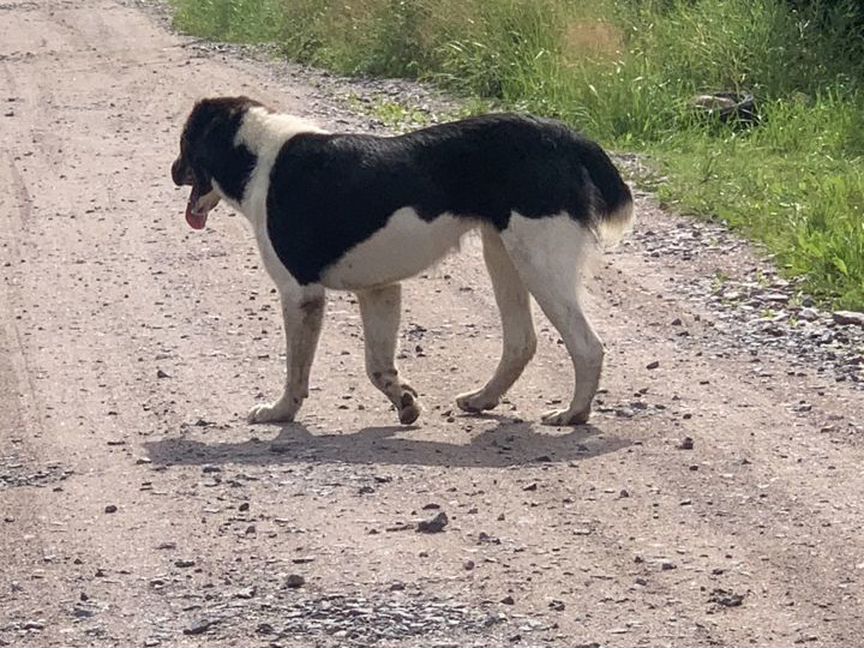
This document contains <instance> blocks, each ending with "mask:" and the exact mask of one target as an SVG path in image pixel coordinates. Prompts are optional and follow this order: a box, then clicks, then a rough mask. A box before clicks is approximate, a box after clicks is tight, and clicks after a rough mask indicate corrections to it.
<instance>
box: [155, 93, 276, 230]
mask: <svg viewBox="0 0 864 648" xmlns="http://www.w3.org/2000/svg"><path fill="white" fill-rule="evenodd" d="M260 105H261V104H259V103H258V102H257V101H253V100H252V99H249V98H247V97H219V98H216V99H203V100H202V101H199V102H198V103H196V104H195V107H194V108H193V109H192V112H191V113H190V114H189V117H188V118H187V119H186V126H185V127H184V128H183V134H182V135H181V136H180V155H179V156H177V159H176V160H174V163H173V164H172V165H171V178H172V179H173V180H174V184H176V185H177V186H178V187H180V186H183V185H188V186H191V187H192V191H191V193H190V194H189V202H188V203H187V204H186V221H187V222H188V223H189V225H190V226H191V227H193V228H195V229H202V228H203V227H204V225H205V224H206V223H207V214H208V213H209V212H210V210H211V209H213V208H214V207H215V206H216V205H217V204H218V203H219V200H220V198H221V197H222V196H221V195H220V193H219V191H218V189H217V187H219V184H220V182H224V180H223V176H226V177H227V176H228V175H230V173H231V168H230V167H231V165H232V164H233V158H234V157H235V156H233V155H232V154H233V153H234V149H235V144H234V139H235V137H236V135H237V131H238V130H239V128H240V125H241V124H242V121H243V117H244V115H245V114H246V112H247V111H248V110H249V108H251V107H253V106H260ZM214 180H215V181H216V187H214Z"/></svg>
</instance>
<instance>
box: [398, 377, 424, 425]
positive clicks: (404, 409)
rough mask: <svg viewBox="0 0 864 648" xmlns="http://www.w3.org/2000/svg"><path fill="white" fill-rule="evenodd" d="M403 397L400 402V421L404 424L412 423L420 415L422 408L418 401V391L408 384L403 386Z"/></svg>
mask: <svg viewBox="0 0 864 648" xmlns="http://www.w3.org/2000/svg"><path fill="white" fill-rule="evenodd" d="M403 389H404V390H405V391H403V392H402V399H401V402H400V403H399V422H400V423H401V424H402V425H411V424H412V423H413V422H414V421H416V420H417V418H418V417H419V416H420V412H421V411H422V409H421V408H420V403H418V402H417V392H416V391H414V389H413V388H411V387H410V386H408V385H405V387H404V388H403Z"/></svg>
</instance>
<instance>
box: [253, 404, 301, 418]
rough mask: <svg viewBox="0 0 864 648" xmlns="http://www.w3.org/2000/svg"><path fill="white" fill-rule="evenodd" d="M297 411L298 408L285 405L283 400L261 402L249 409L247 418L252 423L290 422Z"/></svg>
mask: <svg viewBox="0 0 864 648" xmlns="http://www.w3.org/2000/svg"><path fill="white" fill-rule="evenodd" d="M296 413H297V410H296V408H294V407H285V406H284V405H283V404H282V403H281V401H277V402H275V403H261V404H259V405H255V406H254V407H253V408H252V409H250V410H249V414H248V415H247V416H246V420H247V421H249V422H250V423H276V422H279V423H290V422H291V421H293V420H294V415H295V414H296Z"/></svg>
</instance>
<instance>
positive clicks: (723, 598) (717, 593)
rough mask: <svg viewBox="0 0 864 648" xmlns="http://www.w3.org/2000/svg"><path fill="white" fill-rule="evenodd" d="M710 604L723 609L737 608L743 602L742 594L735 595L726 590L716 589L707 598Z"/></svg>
mask: <svg viewBox="0 0 864 648" xmlns="http://www.w3.org/2000/svg"><path fill="white" fill-rule="evenodd" d="M708 600H709V601H710V602H711V603H716V604H717V605H721V606H723V607H738V606H740V605H741V604H742V603H743V602H744V594H736V593H734V592H730V591H728V590H724V589H721V588H717V589H715V590H713V591H712V592H711V596H709V597H708Z"/></svg>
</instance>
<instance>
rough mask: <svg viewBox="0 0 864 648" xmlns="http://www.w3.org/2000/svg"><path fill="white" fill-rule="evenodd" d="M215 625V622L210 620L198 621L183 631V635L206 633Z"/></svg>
mask: <svg viewBox="0 0 864 648" xmlns="http://www.w3.org/2000/svg"><path fill="white" fill-rule="evenodd" d="M215 624H216V621H214V620H212V619H198V620H197V621H195V622H194V623H193V624H192V625H191V626H189V627H188V628H184V629H183V634H185V635H199V634H203V633H205V632H207V631H208V630H209V629H210V628H212V627H213V625H215Z"/></svg>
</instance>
